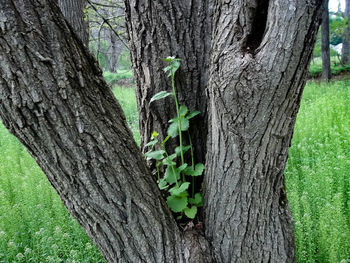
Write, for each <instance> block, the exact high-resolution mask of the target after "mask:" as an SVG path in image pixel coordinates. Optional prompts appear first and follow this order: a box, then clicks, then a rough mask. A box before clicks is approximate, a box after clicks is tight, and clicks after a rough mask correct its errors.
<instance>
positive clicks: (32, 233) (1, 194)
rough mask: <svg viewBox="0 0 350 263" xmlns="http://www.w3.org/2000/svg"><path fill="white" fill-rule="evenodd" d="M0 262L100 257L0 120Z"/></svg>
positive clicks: (43, 176)
mask: <svg viewBox="0 0 350 263" xmlns="http://www.w3.org/2000/svg"><path fill="white" fill-rule="evenodd" d="M0 152H1V155H0V262H53V263H57V262H86V263H87V262H104V260H103V258H102V256H101V255H100V253H99V251H98V250H97V249H96V247H95V245H94V244H93V243H92V242H91V241H90V239H89V238H88V237H87V236H86V234H85V233H84V231H83V229H82V228H81V227H80V225H79V224H78V223H77V222H76V221H75V220H74V219H73V218H72V217H71V216H70V215H69V214H68V212H67V210H66V209H65V208H64V206H63V204H62V202H61V200H60V199H59V197H58V195H57V193H56V192H55V190H54V189H53V188H52V187H51V186H50V184H49V182H48V181H47V179H46V176H45V175H44V174H43V173H42V171H41V170H40V168H39V166H38V165H37V164H36V163H35V161H34V160H33V158H32V157H31V156H30V155H29V154H28V153H27V152H26V151H25V149H24V147H23V146H22V145H21V144H20V143H19V142H18V140H17V139H16V138H15V137H14V136H12V135H10V134H9V133H8V131H7V130H6V129H5V128H4V127H3V126H2V124H1V123H0Z"/></svg>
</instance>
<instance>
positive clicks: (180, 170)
mask: <svg viewBox="0 0 350 263" xmlns="http://www.w3.org/2000/svg"><path fill="white" fill-rule="evenodd" d="M186 167H187V163H184V164H183V165H181V166H179V167H178V168H177V169H178V170H179V172H182V171H183V170H185V169H186Z"/></svg>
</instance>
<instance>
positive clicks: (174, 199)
mask: <svg viewBox="0 0 350 263" xmlns="http://www.w3.org/2000/svg"><path fill="white" fill-rule="evenodd" d="M166 202H167V204H168V206H169V208H170V209H171V210H172V211H173V212H175V213H179V212H181V211H182V210H184V209H185V208H186V207H187V203H188V200H187V196H174V195H170V196H168V198H167V200H166Z"/></svg>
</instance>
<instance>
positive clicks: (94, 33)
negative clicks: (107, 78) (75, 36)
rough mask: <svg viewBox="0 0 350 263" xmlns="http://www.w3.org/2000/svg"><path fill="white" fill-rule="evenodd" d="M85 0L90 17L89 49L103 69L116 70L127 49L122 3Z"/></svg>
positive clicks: (105, 0)
mask: <svg viewBox="0 0 350 263" xmlns="http://www.w3.org/2000/svg"><path fill="white" fill-rule="evenodd" d="M87 2H88V4H89V18H90V19H89V21H90V27H89V28H90V35H91V37H90V50H91V51H92V52H93V53H94V54H95V56H96V57H97V59H98V61H99V64H100V66H101V67H102V68H103V69H104V70H107V71H110V72H117V68H118V67H119V59H120V56H121V54H122V52H123V51H125V49H127V44H126V40H125V38H126V36H125V25H124V24H125V19H124V3H123V2H122V1H121V0H114V1H109V0H108V1H107V0H95V1H90V0H88V1H87Z"/></svg>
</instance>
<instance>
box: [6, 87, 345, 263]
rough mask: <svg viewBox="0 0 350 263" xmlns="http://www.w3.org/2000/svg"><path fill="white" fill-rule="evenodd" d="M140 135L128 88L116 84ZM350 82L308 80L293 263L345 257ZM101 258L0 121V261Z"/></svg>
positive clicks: (290, 178)
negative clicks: (295, 260) (295, 246)
mask: <svg viewBox="0 0 350 263" xmlns="http://www.w3.org/2000/svg"><path fill="white" fill-rule="evenodd" d="M113 91H114V94H115V95H116V97H117V98H118V100H119V102H120V103H121V105H122V107H123V109H124V112H125V115H126V117H127V122H128V124H129V126H130V128H131V130H132V131H133V132H134V136H135V139H136V141H138V142H139V141H140V136H139V133H138V115H137V110H136V99H135V94H134V91H133V89H131V88H121V87H116V88H115V89H114V90H113ZM349 173H350V82H349V81H348V82H346V81H343V82H335V83H331V84H316V83H309V84H308V85H307V87H306V88H305V92H304V96H303V100H302V104H301V108H300V112H299V115H298V118H297V123H296V128H295V133H294V138H293V142H292V147H291V149H290V157H289V160H288V164H287V170H286V173H285V174H286V186H287V194H288V198H289V200H290V205H291V208H292V212H293V217H294V222H295V235H296V245H297V258H298V262H342V263H346V262H350V176H349ZM3 262H93V263H95V262H103V259H102V257H101V256H100V254H99V253H98V251H97V250H96V248H95V247H94V246H93V245H92V243H91V242H90V241H89V239H88V237H87V236H86V235H85V234H84V232H83V230H82V229H81V227H80V226H79V225H78V224H77V223H76V222H75V220H74V219H72V218H71V217H70V216H69V214H68V213H67V212H66V210H65V208H64V207H63V205H62V203H61V201H60V200H59V198H58V196H57V194H56V193H55V192H54V190H53V189H52V188H51V186H50V185H49V183H48V182H47V180H46V178H45V176H44V174H43V173H42V172H41V171H40V169H39V168H38V166H37V165H36V164H35V162H34V161H33V160H32V158H31V157H30V156H29V155H28V154H27V152H26V151H25V150H24V148H23V147H22V146H21V145H20V144H19V142H18V141H17V140H16V139H15V138H14V137H13V136H11V135H9V133H8V132H7V131H6V130H5V129H4V128H3V127H2V126H1V125H0V263H3Z"/></svg>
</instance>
